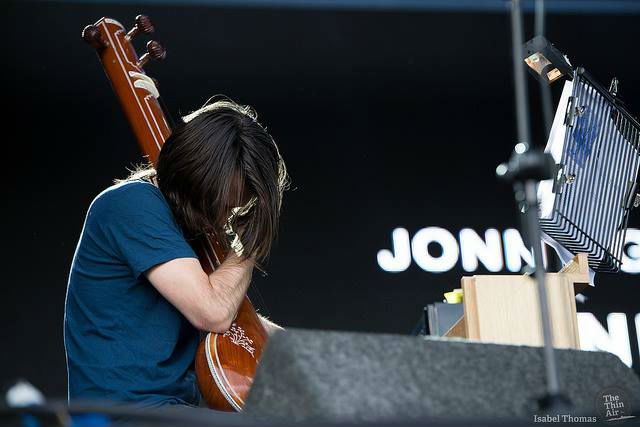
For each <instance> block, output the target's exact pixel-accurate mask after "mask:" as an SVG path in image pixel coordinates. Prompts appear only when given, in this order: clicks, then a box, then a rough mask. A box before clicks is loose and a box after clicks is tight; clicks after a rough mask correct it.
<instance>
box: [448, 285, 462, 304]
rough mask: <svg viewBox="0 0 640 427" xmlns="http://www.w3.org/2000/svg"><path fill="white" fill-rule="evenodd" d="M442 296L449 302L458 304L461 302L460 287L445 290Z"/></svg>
mask: <svg viewBox="0 0 640 427" xmlns="http://www.w3.org/2000/svg"><path fill="white" fill-rule="evenodd" d="M444 298H445V299H446V300H447V303H449V304H460V303H461V302H462V289H454V290H453V291H451V292H446V293H445V294H444Z"/></svg>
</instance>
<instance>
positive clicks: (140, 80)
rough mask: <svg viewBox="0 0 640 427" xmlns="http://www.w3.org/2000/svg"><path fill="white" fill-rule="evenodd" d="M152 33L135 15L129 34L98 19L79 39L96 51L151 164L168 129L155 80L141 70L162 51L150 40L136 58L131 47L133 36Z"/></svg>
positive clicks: (113, 22) (143, 18)
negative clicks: (144, 50)
mask: <svg viewBox="0 0 640 427" xmlns="http://www.w3.org/2000/svg"><path fill="white" fill-rule="evenodd" d="M154 31H155V28H154V26H153V24H152V23H151V20H150V19H149V17H148V16H145V15H138V16H137V17H136V19H135V25H134V26H133V28H132V29H131V30H129V31H126V29H125V28H124V26H123V25H122V24H120V23H119V22H118V21H116V20H114V19H111V18H101V19H100V20H98V22H96V23H95V24H93V25H87V26H86V27H85V28H84V30H83V31H82V38H83V39H84V40H85V41H86V42H87V43H89V44H90V45H91V46H93V47H94V48H95V49H96V51H97V53H98V56H99V57H100V60H101V61H102V65H103V66H104V69H105V72H106V73H107V76H108V77H109V80H110V81H111V84H112V86H113V90H114V91H115V92H116V95H117V97H118V100H119V101H120V104H121V106H122V108H123V110H124V112H125V114H126V116H127V119H128V120H129V123H130V124H131V126H132V127H133V131H134V134H135V135H136V138H137V139H138V143H139V144H140V145H141V147H142V150H143V152H144V154H145V155H146V156H148V158H149V160H150V161H151V162H152V163H154V164H155V162H156V160H157V157H158V154H159V152H160V148H161V147H162V144H163V143H164V141H165V140H166V139H167V138H168V137H169V135H170V134H171V129H170V127H169V124H168V123H167V120H166V118H165V116H164V113H163V111H162V108H161V106H160V103H159V102H158V99H159V98H160V92H159V91H158V85H157V81H156V80H155V79H153V78H151V77H149V76H147V74H146V73H145V72H144V69H143V67H144V66H145V64H147V63H148V62H149V61H150V60H152V59H155V60H162V59H164V58H165V57H166V51H165V49H164V48H163V47H162V45H161V44H160V43H158V42H157V41H155V40H150V41H149V42H148V43H147V51H146V52H145V53H144V54H143V55H142V56H141V57H138V55H137V53H136V51H135V48H134V46H133V44H132V40H133V39H134V38H135V37H136V36H139V35H141V34H146V35H150V34H153V32H154Z"/></svg>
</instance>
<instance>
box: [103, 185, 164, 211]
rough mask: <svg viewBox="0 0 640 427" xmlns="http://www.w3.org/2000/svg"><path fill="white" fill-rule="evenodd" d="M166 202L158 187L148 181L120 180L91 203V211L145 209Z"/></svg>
mask: <svg viewBox="0 0 640 427" xmlns="http://www.w3.org/2000/svg"><path fill="white" fill-rule="evenodd" d="M165 203H166V202H165V201H164V197H163V196H162V192H161V191H160V190H159V189H158V187H156V186H155V185H153V184H151V183H150V182H147V181H141V180H132V181H124V182H119V183H117V184H115V185H112V186H111V187H109V188H107V189H106V190H104V191H103V192H101V193H100V194H98V195H97V196H96V198H95V199H94V200H93V202H92V203H91V207H90V211H91V212H93V213H98V212H109V211H114V210H115V211H120V212H122V211H123V210H129V209H135V210H144V209H147V208H150V207H152V206H154V205H158V204H160V205H164V204H165Z"/></svg>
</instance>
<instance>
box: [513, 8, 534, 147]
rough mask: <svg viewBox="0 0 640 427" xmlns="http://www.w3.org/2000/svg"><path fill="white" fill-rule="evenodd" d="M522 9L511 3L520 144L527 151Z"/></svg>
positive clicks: (527, 103)
mask: <svg viewBox="0 0 640 427" xmlns="http://www.w3.org/2000/svg"><path fill="white" fill-rule="evenodd" d="M522 33H523V31H522V9H521V8H520V1H519V0H512V2H511V34H512V42H513V78H514V84H515V88H516V117H517V123H518V143H521V144H525V145H526V147H527V149H528V148H529V144H530V143H531V130H530V129H529V101H528V98H529V94H528V93H527V82H526V80H525V76H524V65H523V62H522V45H523V44H524V41H523V37H522Z"/></svg>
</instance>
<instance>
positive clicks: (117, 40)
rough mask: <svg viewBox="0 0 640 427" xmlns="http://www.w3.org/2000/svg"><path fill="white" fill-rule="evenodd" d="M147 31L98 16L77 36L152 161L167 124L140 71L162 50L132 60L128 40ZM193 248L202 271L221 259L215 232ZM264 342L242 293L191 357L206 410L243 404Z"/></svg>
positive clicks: (150, 47) (142, 22) (142, 23)
mask: <svg viewBox="0 0 640 427" xmlns="http://www.w3.org/2000/svg"><path fill="white" fill-rule="evenodd" d="M153 31H154V28H153V25H152V24H151V21H149V18H148V17H146V16H143V15H139V16H138V17H136V25H135V26H134V27H133V29H131V30H130V31H128V32H127V31H126V30H125V28H124V27H123V26H122V24H120V23H119V22H117V21H115V20H113V19H111V18H101V19H100V20H98V22H96V23H95V24H93V25H88V26H87V27H85V29H84V31H83V32H82V38H83V39H84V40H85V41H86V42H87V43H89V44H91V45H92V46H93V47H94V48H95V49H96V51H97V53H98V57H99V58H100V61H101V62H102V65H103V67H104V70H105V72H106V74H107V77H108V78H109V81H110V82H111V86H112V87H113V90H114V92H115V93H116V96H117V97H118V101H119V102H120V105H121V106H122V109H123V111H124V113H125V116H126V117H127V120H128V121H129V124H130V125H131V127H132V129H133V132H134V134H135V136H136V139H137V140H138V144H139V145H140V148H141V149H142V152H143V153H144V154H145V156H147V157H148V159H149V161H150V162H151V163H152V164H153V165H155V164H156V161H157V159H158V155H159V154H160V149H161V147H162V144H163V143H164V142H165V141H166V139H167V138H168V137H169V135H171V128H170V126H169V124H168V122H167V120H166V117H165V114H164V112H163V110H162V107H161V104H160V102H159V99H160V94H159V92H158V88H157V85H156V83H155V80H154V79H152V78H150V77H149V76H147V75H146V74H145V72H144V71H143V66H144V65H145V64H146V63H147V62H148V61H149V60H151V59H164V57H165V51H164V49H163V48H162V46H160V44H159V43H158V42H155V41H150V42H148V43H147V52H146V53H145V54H144V55H142V56H141V57H140V58H138V55H137V54H136V52H135V49H134V48H133V45H132V44H131V40H132V39H133V38H134V37H136V36H137V35H139V34H140V33H146V34H151V33H153ZM194 249H195V250H196V253H197V254H198V257H199V259H200V264H201V265H202V268H203V269H204V271H205V272H206V273H207V274H211V273H212V272H213V271H214V270H215V269H216V268H217V267H218V266H219V265H220V263H221V262H222V260H224V257H225V254H224V251H223V249H222V246H221V245H220V242H219V241H218V239H217V237H216V236H215V235H208V236H207V237H206V238H204V239H202V240H201V242H200V244H199V245H197V247H196V248H194ZM266 341H267V332H266V331H265V329H264V326H263V325H262V322H261V321H260V318H259V317H258V315H257V313H256V310H255V308H254V307H253V305H252V304H251V301H250V300H249V298H248V297H246V296H245V298H244V300H243V302H242V304H241V305H240V308H239V309H238V313H237V314H236V318H235V320H234V322H233V323H232V326H231V328H230V329H229V330H228V331H227V332H225V333H224V334H217V333H208V334H207V335H206V336H205V337H204V338H203V339H202V341H201V342H200V345H199V346H198V351H197V354H196V358H195V367H196V376H197V381H198V387H199V388H200V393H201V394H202V396H203V398H204V399H205V401H206V402H207V404H208V406H209V407H210V408H212V409H217V410H220V411H240V410H241V409H242V408H243V406H244V400H245V398H246V396H247V393H248V392H249V388H250V387H251V384H252V382H253V376H254V374H255V371H256V368H257V365H258V360H259V359H260V355H261V354H262V348H263V347H264V344H265V343H266Z"/></svg>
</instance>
